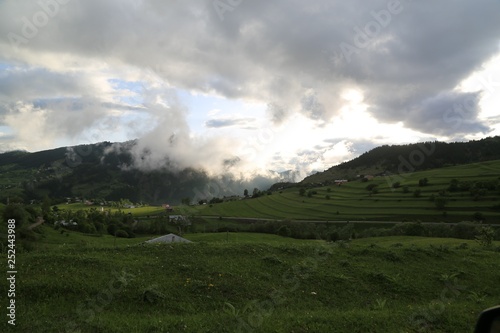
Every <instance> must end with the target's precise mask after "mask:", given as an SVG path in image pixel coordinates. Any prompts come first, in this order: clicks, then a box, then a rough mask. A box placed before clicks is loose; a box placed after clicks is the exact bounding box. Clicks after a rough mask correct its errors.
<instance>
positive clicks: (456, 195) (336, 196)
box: [190, 160, 500, 223]
mask: <svg viewBox="0 0 500 333" xmlns="http://www.w3.org/2000/svg"><path fill="white" fill-rule="evenodd" d="M424 178H427V179H428V184H427V185H426V186H419V180H420V179H424ZM453 179H457V180H458V181H459V182H463V183H466V182H469V183H477V182H491V183H493V184H496V189H494V190H490V191H486V192H485V193H482V195H481V196H479V197H475V196H473V195H471V193H470V191H457V192H450V191H448V187H449V186H450V182H451V181H452V180H453ZM499 179H500V161H498V160H497V161H491V162H483V163H475V164H468V165H461V166H453V167H446V168H440V169H435V170H427V171H420V172H414V173H406V174H399V175H389V176H378V177H375V178H374V179H373V180H370V181H368V182H361V181H360V180H354V181H351V182H349V183H346V184H342V185H341V186H336V185H331V186H320V185H318V186H311V187H308V188H307V189H306V194H304V195H300V194H299V190H300V187H299V185H298V186H297V187H293V188H287V189H284V190H282V191H274V192H272V194H271V195H268V194H266V195H263V196H261V197H258V198H254V199H245V200H240V201H232V202H226V203H219V204H213V205H202V206H198V207H196V208H192V209H191V212H190V213H191V214H193V215H197V216H215V217H217V216H222V217H253V218H269V219H290V220H301V219H303V220H386V221H402V220H410V221H430V222H436V221H444V222H447V221H453V222H457V221H464V220H465V221H467V220H468V221H470V220H472V219H473V216H474V214H475V213H481V214H482V216H483V219H484V220H485V221H487V222H490V223H495V222H496V223H499V222H500V190H499V187H498V183H499ZM396 182H398V183H399V187H397V188H394V187H393V184H394V183H396ZM367 186H376V193H372V191H369V190H367ZM308 191H311V192H313V194H311V195H307V192H308ZM415 191H417V192H419V193H418V195H417V194H415ZM443 191H445V193H444V197H445V200H446V203H445V206H444V207H443V208H438V207H437V206H436V203H435V201H433V198H437V197H439V196H441V195H442V192H443Z"/></svg>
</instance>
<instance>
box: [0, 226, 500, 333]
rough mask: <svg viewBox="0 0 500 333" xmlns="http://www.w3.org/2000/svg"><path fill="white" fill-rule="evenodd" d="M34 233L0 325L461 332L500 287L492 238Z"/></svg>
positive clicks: (498, 246) (20, 257) (22, 328)
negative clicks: (9, 314)
mask: <svg viewBox="0 0 500 333" xmlns="http://www.w3.org/2000/svg"><path fill="white" fill-rule="evenodd" d="M38 233H39V234H38V237H39V238H40V239H39V240H38V241H37V242H36V243H35V245H34V247H33V248H31V249H30V250H29V251H27V250H23V251H21V253H18V254H17V270H18V280H17V295H16V299H17V303H16V309H17V316H16V327H15V328H10V329H7V328H4V329H2V331H4V332H6V331H12V332H14V331H16V332H82V333H85V332H89V333H90V332H231V333H233V332H283V333H285V332H286V333H288V332H349V333H352V332H383V333H388V332H398V333H400V332H470V331H471V330H472V328H473V326H474V322H475V319H476V317H477V315H478V313H479V312H480V311H481V310H482V309H484V308H487V307H489V306H492V305H496V303H497V302H498V295H499V294H500V285H499V284H498V265H499V261H498V255H499V252H498V251H500V242H495V243H494V244H493V246H492V247H490V248H482V247H479V245H478V244H476V243H475V242H473V241H467V240H457V239H440V238H432V239H430V238H420V237H384V238H368V239H359V240H353V241H351V242H336V243H327V242H324V241H299V240H295V239H291V238H286V237H280V236H275V235H267V234H266V235H264V234H256V233H253V234H250V233H217V234H185V235H184V237H185V238H187V239H190V240H192V241H193V243H189V244H180V243H177V244H163V245H144V244H142V243H143V242H144V241H145V240H147V239H149V238H151V237H153V236H151V237H141V238H135V239H115V238H114V237H111V236H108V235H104V236H101V237H92V236H88V235H84V234H80V233H77V232H71V231H70V232H64V233H61V232H59V231H56V230H54V229H52V228H49V227H42V228H41V229H40V230H39V231H38ZM2 293H5V291H2ZM4 325H5V324H4Z"/></svg>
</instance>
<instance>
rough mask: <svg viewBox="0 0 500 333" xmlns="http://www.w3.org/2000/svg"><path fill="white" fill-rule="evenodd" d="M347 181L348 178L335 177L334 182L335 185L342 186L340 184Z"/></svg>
mask: <svg viewBox="0 0 500 333" xmlns="http://www.w3.org/2000/svg"><path fill="white" fill-rule="evenodd" d="M347 182H348V180H346V179H335V182H334V183H335V185H338V186H340V185H342V184H344V183H347Z"/></svg>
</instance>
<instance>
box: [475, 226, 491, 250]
mask: <svg viewBox="0 0 500 333" xmlns="http://www.w3.org/2000/svg"><path fill="white" fill-rule="evenodd" d="M494 237H495V230H493V228H491V227H490V226H484V227H481V228H479V230H478V233H477V235H476V237H475V239H476V241H477V242H478V243H479V245H481V246H484V247H489V246H491V244H493V238H494Z"/></svg>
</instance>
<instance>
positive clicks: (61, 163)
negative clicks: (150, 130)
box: [0, 141, 209, 203]
mask: <svg viewBox="0 0 500 333" xmlns="http://www.w3.org/2000/svg"><path fill="white" fill-rule="evenodd" d="M127 144H128V145H132V144H134V142H133V141H131V142H128V143H123V144H122V145H127ZM111 145H112V143H110V142H101V143H97V144H90V145H80V146H74V147H64V148H57V149H52V150H46V151H40V152H34V153H29V152H24V151H13V152H7V153H3V154H0V189H1V192H0V201H1V202H5V201H6V200H7V198H10V199H13V198H18V199H20V200H23V201H25V202H29V201H30V200H40V199H42V198H43V197H44V196H49V197H50V198H51V199H54V200H55V201H61V200H64V198H66V197H80V198H87V199H106V200H118V199H120V198H126V199H130V200H132V201H134V202H139V201H144V202H148V203H162V202H178V201H180V200H181V198H184V197H193V189H196V188H199V189H203V188H204V187H205V185H206V184H207V183H208V182H209V178H208V176H207V175H206V173H204V172H203V171H200V170H193V169H185V170H175V171H174V170H170V169H169V168H168V166H165V168H162V169H159V170H154V171H150V172H143V171H140V170H137V169H133V168H123V166H127V165H130V164H131V161H132V157H131V155H130V154H129V153H128V152H127V150H126V149H124V150H123V151H120V152H116V151H111V152H105V151H106V149H107V148H109V147H110V146H111Z"/></svg>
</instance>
